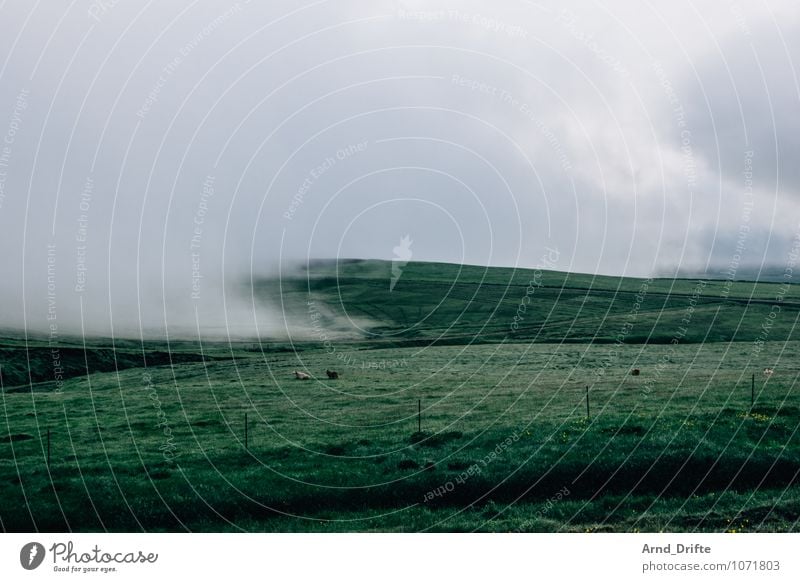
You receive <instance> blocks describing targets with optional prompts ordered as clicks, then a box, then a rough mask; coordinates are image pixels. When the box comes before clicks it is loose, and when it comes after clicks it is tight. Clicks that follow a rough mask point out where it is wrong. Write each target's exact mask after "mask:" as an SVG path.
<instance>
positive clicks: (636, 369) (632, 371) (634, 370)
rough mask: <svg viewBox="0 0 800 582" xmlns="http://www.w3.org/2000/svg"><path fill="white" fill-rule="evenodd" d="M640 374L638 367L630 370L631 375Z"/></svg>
mask: <svg viewBox="0 0 800 582" xmlns="http://www.w3.org/2000/svg"><path fill="white" fill-rule="evenodd" d="M639 374H640V371H639V368H634V369H633V370H631V376H638V375H639Z"/></svg>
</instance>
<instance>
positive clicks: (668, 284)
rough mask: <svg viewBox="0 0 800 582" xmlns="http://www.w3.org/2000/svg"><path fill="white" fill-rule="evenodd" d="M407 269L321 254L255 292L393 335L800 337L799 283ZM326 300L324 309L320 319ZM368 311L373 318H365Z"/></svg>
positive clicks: (329, 319)
mask: <svg viewBox="0 0 800 582" xmlns="http://www.w3.org/2000/svg"><path fill="white" fill-rule="evenodd" d="M398 273H399V277H397V280H396V283H395V286H394V288H393V289H390V282H391V280H392V277H393V273H392V263H391V262H390V261H377V260H353V259H349V260H340V261H334V260H330V261H324V260H318V261H312V262H311V263H310V264H309V265H308V266H307V267H306V268H305V269H304V271H303V272H302V273H299V274H296V275H294V276H291V277H284V278H283V279H282V280H281V281H280V282H277V281H267V280H262V281H259V282H257V284H256V293H257V295H261V296H262V297H275V296H280V297H281V304H282V307H283V309H284V310H287V311H292V312H293V313H294V314H295V315H297V314H300V315H301V317H305V318H307V320H308V321H307V323H308V325H309V326H312V325H318V326H325V325H328V324H331V325H333V322H334V321H336V322H337V325H338V326H339V327H341V322H342V318H344V320H345V321H347V322H350V325H351V327H352V328H353V329H354V330H355V331H358V332H360V333H361V334H362V336H363V337H364V339H368V340H371V341H379V342H385V343H388V344H393V345H408V344H412V345H413V344H414V343H423V344H427V343H430V342H431V341H432V340H433V341H436V342H437V343H443V344H453V343H472V342H478V343H483V342H498V341H518V340H525V341H530V340H534V341H541V342H560V341H568V342H613V341H624V342H625V343H666V342H670V341H672V340H673V339H675V340H677V341H680V342H703V341H706V342H708V341H710V342H719V341H749V342H754V341H758V340H763V341H785V340H788V339H792V338H794V339H800V336H798V335H797V334H796V332H794V328H795V326H796V322H797V316H798V313H800V297H798V292H797V286H796V285H782V284H779V283H755V282H741V281H737V282H734V283H726V282H725V281H702V282H699V281H697V280H688V279H674V280H673V279H654V280H645V279H633V278H622V277H604V276H592V275H584V274H575V273H564V272H556V271H538V270H530V269H511V268H487V267H476V266H467V265H452V264H443V263H422V262H410V263H408V264H406V265H405V266H403V267H402V269H401V270H400V271H398V270H395V275H397V274H398ZM279 284H280V289H279V288H278V285H279ZM309 301H311V302H313V306H311V307H309ZM321 306H324V311H323V313H322V314H321V315H320V316H317V317H316V319H314V318H312V315H314V313H315V312H316V311H318V310H320V308H321ZM362 321H369V322H371V323H370V324H369V325H368V326H367V327H363V326H361V325H360V324H356V323H355V322H362Z"/></svg>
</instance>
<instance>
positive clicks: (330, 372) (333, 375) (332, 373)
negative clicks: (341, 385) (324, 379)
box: [325, 370, 339, 380]
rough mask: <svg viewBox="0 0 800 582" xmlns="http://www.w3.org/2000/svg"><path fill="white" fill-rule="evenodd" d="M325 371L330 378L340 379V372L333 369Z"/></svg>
mask: <svg viewBox="0 0 800 582" xmlns="http://www.w3.org/2000/svg"><path fill="white" fill-rule="evenodd" d="M325 373H326V374H327V375H328V379H330V380H338V379H339V372H335V371H333V370H325Z"/></svg>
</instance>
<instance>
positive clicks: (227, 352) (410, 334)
mask: <svg viewBox="0 0 800 582" xmlns="http://www.w3.org/2000/svg"><path fill="white" fill-rule="evenodd" d="M397 272H398V271H397V269H395V273H394V274H393V272H392V265H391V263H388V262H381V261H356V260H351V261H338V262H334V261H317V262H312V263H311V264H310V265H309V266H308V267H307V268H306V269H303V270H299V271H297V272H295V273H293V274H292V275H291V276H289V277H283V278H282V279H280V280H276V279H264V280H258V281H254V282H253V285H252V289H253V293H254V300H255V301H256V302H259V303H263V304H264V305H266V306H270V307H272V308H273V309H279V310H282V311H283V313H285V314H286V316H287V321H289V322H290V323H291V325H289V329H290V331H291V333H290V335H289V337H288V338H287V337H283V338H281V339H280V340H271V339H262V340H261V341H259V340H257V339H249V338H235V340H233V339H232V340H230V341H208V342H205V341H204V342H200V341H198V340H197V339H194V340H192V339H181V340H176V341H170V342H166V341H144V342H142V341H134V340H121V339H114V340H111V339H103V338H86V339H83V338H66V337H64V338H60V339H59V341H58V343H56V344H51V343H50V342H49V341H48V339H47V338H46V337H40V336H35V335H29V336H27V337H26V336H25V335H24V334H22V333H20V332H13V331H5V332H3V333H2V336H3V337H2V338H1V339H0V366H2V368H1V370H0V371H1V372H2V382H3V388H2V392H0V411H1V412H2V419H0V423H1V424H2V426H1V427H0V499H2V500H3V501H2V503H1V504H0V527H1V528H2V529H3V530H4V531H33V530H39V531H106V530H107V531H281V532H283V531H289V532H293V531H332V532H336V531H359V532H361V531H392V532H394V531H492V532H494V531H497V532H508V531H519V532H585V531H590V532H595V531H616V532H636V531H642V532H650V531H713V532H727V531H730V532H752V531H793V530H797V528H798V524H797V520H798V517H800V483H799V482H798V481H799V476H798V475H799V474H800V435H798V427H799V426H800V393H799V392H798V388H797V386H796V380H797V377H798V373H800V364H798V361H797V358H796V354H797V351H798V349H799V348H800V334H798V332H797V331H795V328H796V323H797V317H798V313H800V297H798V291H797V287H796V286H795V285H783V284H781V283H753V282H734V283H726V282H724V281H701V282H698V281H697V280H684V279H681V280H671V279H670V280H666V279H655V280H643V279H626V278H618V277H592V276H587V275H575V274H568V273H560V272H555V271H534V270H518V269H517V270H515V269H504V268H483V267H473V266H462V265H446V264H435V263H413V262H412V263H408V264H407V265H404V266H403V267H402V269H401V270H400V271H399V276H397ZM393 275H394V276H395V279H396V282H395V285H394V288H393V289H391V290H390V281H391V280H392V277H393ZM56 361H57V364H54V362H56ZM56 366H57V367H58V374H57V375H56V372H55V368H56ZM765 368H771V369H772V370H774V372H773V373H772V374H771V375H767V374H765V373H764V369H765ZM326 369H331V370H336V371H338V372H339V375H340V377H339V379H337V380H329V379H328V377H327V375H326V374H325V370H326ZM634 369H637V370H639V374H638V375H633V374H632V373H631V371H632V370H634ZM295 370H299V371H304V372H307V373H308V374H310V375H311V379H310V380H306V381H303V380H297V379H295V377H294V374H293V372H294V371H295Z"/></svg>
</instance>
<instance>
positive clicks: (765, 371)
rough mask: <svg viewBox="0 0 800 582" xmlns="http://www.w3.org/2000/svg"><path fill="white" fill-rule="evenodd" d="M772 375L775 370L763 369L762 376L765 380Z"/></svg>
mask: <svg viewBox="0 0 800 582" xmlns="http://www.w3.org/2000/svg"><path fill="white" fill-rule="evenodd" d="M774 373H775V370H773V369H772V368H764V375H765V376H766V377H767V378H769V377H770V376H772V375H773V374H774Z"/></svg>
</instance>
